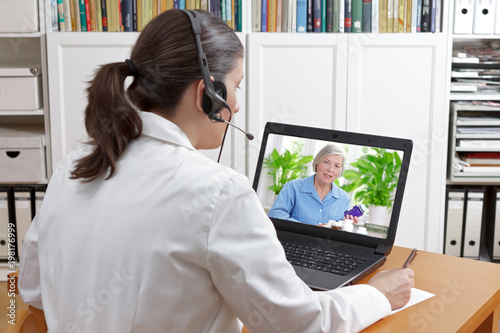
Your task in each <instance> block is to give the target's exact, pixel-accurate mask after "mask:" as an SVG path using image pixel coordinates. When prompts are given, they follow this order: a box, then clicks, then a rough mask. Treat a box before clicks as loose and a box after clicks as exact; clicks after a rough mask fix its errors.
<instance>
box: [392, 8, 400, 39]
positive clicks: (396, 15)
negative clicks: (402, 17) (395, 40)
mask: <svg viewBox="0 0 500 333" xmlns="http://www.w3.org/2000/svg"><path fill="white" fill-rule="evenodd" d="M399 1H401V0H394V1H393V5H394V8H393V9H392V14H393V15H394V21H392V32H394V33H398V32H399Z"/></svg>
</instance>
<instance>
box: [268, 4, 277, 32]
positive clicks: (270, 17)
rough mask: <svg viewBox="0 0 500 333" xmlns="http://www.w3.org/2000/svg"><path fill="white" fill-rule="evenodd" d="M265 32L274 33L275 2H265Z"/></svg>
mask: <svg viewBox="0 0 500 333" xmlns="http://www.w3.org/2000/svg"><path fill="white" fill-rule="evenodd" d="M267 32H276V0H267Z"/></svg>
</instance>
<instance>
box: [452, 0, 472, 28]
mask: <svg viewBox="0 0 500 333" xmlns="http://www.w3.org/2000/svg"><path fill="white" fill-rule="evenodd" d="M473 22H474V0H455V10H454V13H453V33H454V34H470V33H472V23H473Z"/></svg>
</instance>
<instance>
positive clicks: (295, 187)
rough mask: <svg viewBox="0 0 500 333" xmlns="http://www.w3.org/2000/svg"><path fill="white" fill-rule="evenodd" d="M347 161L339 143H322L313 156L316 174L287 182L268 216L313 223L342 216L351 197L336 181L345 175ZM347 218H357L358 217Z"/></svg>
mask: <svg viewBox="0 0 500 333" xmlns="http://www.w3.org/2000/svg"><path fill="white" fill-rule="evenodd" d="M344 161H345V157H344V153H343V152H342V150H341V149H340V148H339V147H338V146H336V145H333V144H329V145H326V146H325V147H323V148H322V149H321V150H320V151H319V152H318V154H317V155H316V157H315V158H314V160H313V168H314V171H315V172H316V174H314V175H312V176H310V177H308V178H303V179H295V180H292V181H290V182H288V183H286V184H285V185H284V186H283V188H282V189H281V192H280V193H279V195H278V197H277V198H276V200H275V201H274V203H273V205H272V206H271V209H270V210H269V213H268V215H269V217H274V218H279V219H283V220H290V221H296V222H301V223H307V224H313V225H320V224H325V223H328V221H329V220H335V221H338V220H343V219H344V218H345V217H344V212H345V211H346V210H348V209H349V208H350V205H351V200H350V199H349V196H348V195H347V193H346V192H345V191H344V190H342V189H340V188H339V187H338V186H337V185H336V184H335V183H334V181H335V180H336V179H337V178H338V177H340V176H342V173H343V172H344ZM348 218H349V219H352V220H354V221H355V222H357V218H353V217H352V216H348Z"/></svg>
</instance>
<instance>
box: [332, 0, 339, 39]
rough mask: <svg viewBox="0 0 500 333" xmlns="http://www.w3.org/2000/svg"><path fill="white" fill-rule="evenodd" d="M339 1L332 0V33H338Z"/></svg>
mask: <svg viewBox="0 0 500 333" xmlns="http://www.w3.org/2000/svg"><path fill="white" fill-rule="evenodd" d="M339 27H340V0H333V8H332V32H340V29H339Z"/></svg>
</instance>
